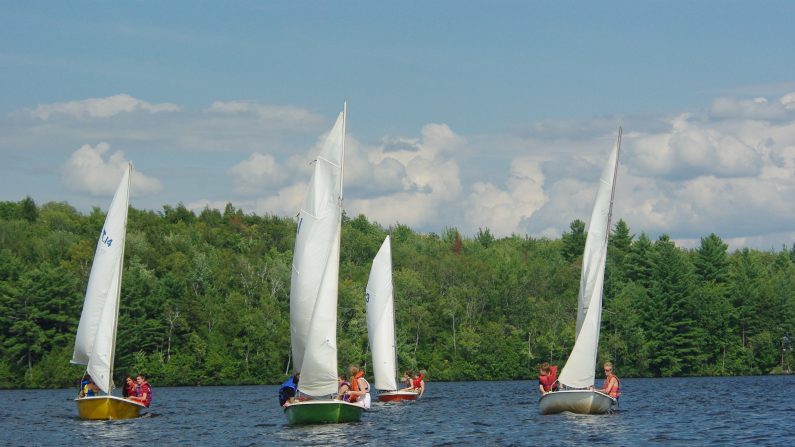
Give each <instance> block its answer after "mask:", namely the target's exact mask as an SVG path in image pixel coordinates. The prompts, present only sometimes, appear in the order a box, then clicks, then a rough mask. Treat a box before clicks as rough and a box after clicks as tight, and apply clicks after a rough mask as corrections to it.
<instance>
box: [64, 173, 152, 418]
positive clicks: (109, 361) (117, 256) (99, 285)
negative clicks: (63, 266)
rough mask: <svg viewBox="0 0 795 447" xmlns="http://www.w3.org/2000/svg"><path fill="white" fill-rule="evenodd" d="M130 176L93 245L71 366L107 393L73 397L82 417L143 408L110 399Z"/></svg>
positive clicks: (122, 415) (128, 413)
mask: <svg viewBox="0 0 795 447" xmlns="http://www.w3.org/2000/svg"><path fill="white" fill-rule="evenodd" d="M131 176H132V164H128V166H127V169H126V170H125V172H124V175H123V176H122V179H121V182H120V184H119V187H118V189H117V190H116V194H115V195H114V196H113V201H112V202H111V204H110V208H109V209H108V215H107V217H106V218H105V225H104V226H103V227H102V232H101V233H100V236H99V241H98V242H97V251H96V253H95V254H94V263H93V264H92V265H91V273H90V275H89V278H88V287H87V288H86V297H85V301H84V302H83V313H82V314H81V315H80V324H79V325H78V327H77V335H76V337H75V349H74V353H73V354H72V361H71V363H74V364H78V365H86V373H87V374H88V375H89V376H91V378H92V380H93V381H94V384H95V385H96V386H97V388H99V389H100V390H101V391H102V392H103V393H105V394H104V395H99V396H83V393H82V390H81V395H80V396H78V397H77V398H76V399H75V402H76V403H77V413H78V416H79V417H80V418H81V419H130V418H134V417H138V416H139V415H140V413H141V410H143V409H145V408H146V406H144V405H142V404H140V403H138V402H133V401H130V400H127V399H122V398H120V397H116V396H113V395H111V391H112V390H113V359H114V354H115V351H116V326H117V324H118V320H119V297H120V295H121V274H122V268H123V265H124V240H125V236H126V227H127V208H128V206H129V197H130V178H131Z"/></svg>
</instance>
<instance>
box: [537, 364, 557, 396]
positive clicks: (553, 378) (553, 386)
mask: <svg viewBox="0 0 795 447" xmlns="http://www.w3.org/2000/svg"><path fill="white" fill-rule="evenodd" d="M557 381H558V366H557V365H552V366H550V367H549V374H547V375H546V376H538V383H539V384H541V385H542V386H543V387H544V391H556V390H557V389H558V384H557V383H556V382H557Z"/></svg>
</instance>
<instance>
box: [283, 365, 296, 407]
mask: <svg viewBox="0 0 795 447" xmlns="http://www.w3.org/2000/svg"><path fill="white" fill-rule="evenodd" d="M300 376H301V373H295V374H293V375H292V376H290V377H289V378H288V379H287V380H285V381H284V383H282V386H281V387H279V405H281V406H283V407H284V406H286V405H289V404H291V403H293V402H294V401H295V394H296V392H298V379H299V377H300Z"/></svg>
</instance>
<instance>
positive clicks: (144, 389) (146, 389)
mask: <svg viewBox="0 0 795 447" xmlns="http://www.w3.org/2000/svg"><path fill="white" fill-rule="evenodd" d="M135 383H136V387H135V395H134V396H130V397H129V399H130V400H134V401H136V402H138V403H142V404H144V405H145V406H146V407H147V408H149V404H151V403H152V386H151V385H149V382H147V381H146V377H144V375H143V374H138V375H137V376H135Z"/></svg>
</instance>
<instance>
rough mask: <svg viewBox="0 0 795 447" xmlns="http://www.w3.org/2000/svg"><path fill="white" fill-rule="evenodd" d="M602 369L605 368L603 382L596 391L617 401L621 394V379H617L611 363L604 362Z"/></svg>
mask: <svg viewBox="0 0 795 447" xmlns="http://www.w3.org/2000/svg"><path fill="white" fill-rule="evenodd" d="M604 370H605V382H604V384H603V385H602V389H600V390H596V391H599V392H601V393H605V394H607V395H608V396H610V397H612V398H613V399H615V400H616V401H618V398H619V396H621V381H620V380H619V379H618V376H616V374H615V372H614V371H613V363H612V362H605V364H604Z"/></svg>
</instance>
